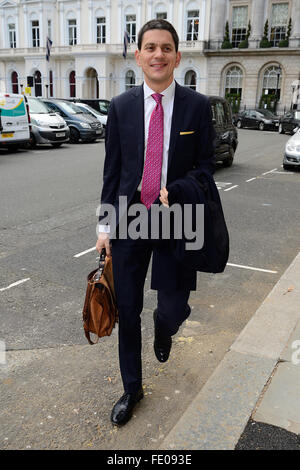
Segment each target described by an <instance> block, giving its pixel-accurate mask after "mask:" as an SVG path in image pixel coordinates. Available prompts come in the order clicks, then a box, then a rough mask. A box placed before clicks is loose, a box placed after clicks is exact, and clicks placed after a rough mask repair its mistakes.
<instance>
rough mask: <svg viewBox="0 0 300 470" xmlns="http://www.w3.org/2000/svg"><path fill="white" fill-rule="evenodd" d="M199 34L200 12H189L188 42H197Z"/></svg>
mask: <svg viewBox="0 0 300 470" xmlns="http://www.w3.org/2000/svg"><path fill="white" fill-rule="evenodd" d="M198 34H199V10H190V11H188V12H187V33H186V40H187V41H197V40H198Z"/></svg>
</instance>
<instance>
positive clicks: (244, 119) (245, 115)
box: [241, 111, 249, 127]
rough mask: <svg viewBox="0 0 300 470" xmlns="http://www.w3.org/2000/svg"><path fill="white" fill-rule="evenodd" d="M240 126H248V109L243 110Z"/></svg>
mask: <svg viewBox="0 0 300 470" xmlns="http://www.w3.org/2000/svg"><path fill="white" fill-rule="evenodd" d="M241 121H242V126H243V127H248V126H249V111H244V112H243V113H242V116H241Z"/></svg>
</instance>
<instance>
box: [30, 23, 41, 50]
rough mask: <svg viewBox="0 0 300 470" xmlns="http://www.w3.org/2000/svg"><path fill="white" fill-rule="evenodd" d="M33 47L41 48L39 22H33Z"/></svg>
mask: <svg viewBox="0 0 300 470" xmlns="http://www.w3.org/2000/svg"><path fill="white" fill-rule="evenodd" d="M31 34H32V47H40V27H39V22H38V20H34V21H31Z"/></svg>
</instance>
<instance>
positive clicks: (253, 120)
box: [249, 111, 258, 129]
mask: <svg viewBox="0 0 300 470" xmlns="http://www.w3.org/2000/svg"><path fill="white" fill-rule="evenodd" d="M249 127H251V129H256V128H257V127H258V115H257V113H256V111H251V112H250V126H249Z"/></svg>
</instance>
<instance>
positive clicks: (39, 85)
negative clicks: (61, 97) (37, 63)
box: [34, 70, 42, 96]
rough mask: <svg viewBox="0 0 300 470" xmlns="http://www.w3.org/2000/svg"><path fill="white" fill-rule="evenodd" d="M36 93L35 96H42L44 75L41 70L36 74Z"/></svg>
mask: <svg viewBox="0 0 300 470" xmlns="http://www.w3.org/2000/svg"><path fill="white" fill-rule="evenodd" d="M34 94H35V96H42V76H41V72H40V71H39V70H37V71H36V72H35V74H34Z"/></svg>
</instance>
